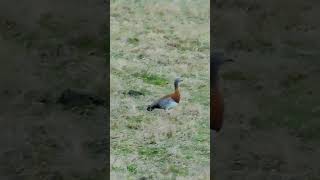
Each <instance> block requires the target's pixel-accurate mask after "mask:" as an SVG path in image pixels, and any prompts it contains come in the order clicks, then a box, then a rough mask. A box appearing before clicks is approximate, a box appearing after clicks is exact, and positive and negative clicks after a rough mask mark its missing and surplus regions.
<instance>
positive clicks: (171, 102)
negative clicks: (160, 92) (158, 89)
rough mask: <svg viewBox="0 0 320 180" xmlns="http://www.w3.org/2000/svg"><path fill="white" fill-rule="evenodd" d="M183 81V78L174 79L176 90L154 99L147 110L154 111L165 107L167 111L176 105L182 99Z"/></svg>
mask: <svg viewBox="0 0 320 180" xmlns="http://www.w3.org/2000/svg"><path fill="white" fill-rule="evenodd" d="M182 81H183V80H182V79H180V78H176V79H175V80H174V92H173V93H171V94H168V95H166V96H164V97H162V98H160V99H158V100H156V101H154V102H153V103H152V104H151V105H149V106H148V107H147V110H148V111H152V110H154V109H164V110H166V111H167V110H170V109H172V108H174V107H176V106H177V105H178V104H179V102H180V99H181V96H180V90H179V83H180V82H182Z"/></svg>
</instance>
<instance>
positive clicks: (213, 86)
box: [210, 52, 234, 137]
mask: <svg viewBox="0 0 320 180" xmlns="http://www.w3.org/2000/svg"><path fill="white" fill-rule="evenodd" d="M233 61H234V60H233V59H231V58H227V57H225V56H224V53H222V52H213V53H212V54H211V56H210V81H211V83H210V129H211V134H212V136H213V137H214V134H216V133H217V132H219V131H220V130H221V128H222V125H223V115H224V101H223V95H222V92H221V89H220V83H219V70H220V66H221V65H223V64H224V63H226V62H233Z"/></svg>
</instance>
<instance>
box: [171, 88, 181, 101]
mask: <svg viewBox="0 0 320 180" xmlns="http://www.w3.org/2000/svg"><path fill="white" fill-rule="evenodd" d="M171 98H172V99H173V100H174V101H175V102H177V103H179V102H180V91H179V87H177V88H175V91H174V93H173V94H172V95H171Z"/></svg>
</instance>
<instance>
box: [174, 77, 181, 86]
mask: <svg viewBox="0 0 320 180" xmlns="http://www.w3.org/2000/svg"><path fill="white" fill-rule="evenodd" d="M180 82H182V79H181V78H179V77H178V78H176V79H175V80H174V87H175V88H177V87H178V86H179V83H180Z"/></svg>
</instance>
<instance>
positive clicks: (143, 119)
mask: <svg viewBox="0 0 320 180" xmlns="http://www.w3.org/2000/svg"><path fill="white" fill-rule="evenodd" d="M110 4H111V5H110V7H111V13H110V26H111V27H110V37H111V39H110V45H111V47H110V61H111V68H110V70H111V72H110V84H111V86H110V105H111V107H110V128H111V133H110V134H111V135H110V151H111V152H110V159H111V160H110V171H111V179H137V178H140V179H171V178H172V179H209V174H210V173H209V172H210V170H209V162H210V160H209V157H210V136H209V133H210V132H209V85H210V83H209V53H210V47H209V37H210V33H209V32H210V31H209V30H210V29H209V0H200V1H183V0H175V1H169V0H165V1H156V0H150V1H144V0H140V1H139V0H135V1H133V0H132V1H124V0H113V1H111V2H110ZM176 77H181V78H182V79H183V82H182V83H181V87H180V90H181V96H182V99H181V101H180V103H179V105H178V106H177V107H176V108H174V109H172V110H170V111H169V112H168V113H167V112H165V111H163V110H154V111H152V112H149V111H147V110H146V108H147V106H148V105H149V104H150V103H152V102H153V101H154V100H156V99H158V98H160V97H162V96H163V95H166V94H168V93H171V92H173V90H174V87H173V81H174V79H175V78H176Z"/></svg>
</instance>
